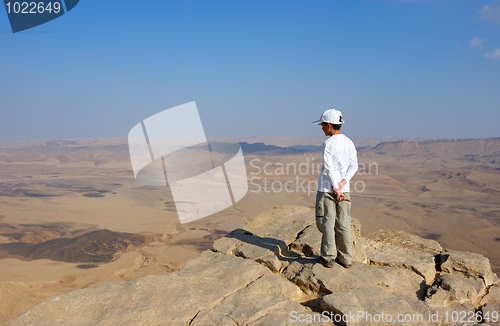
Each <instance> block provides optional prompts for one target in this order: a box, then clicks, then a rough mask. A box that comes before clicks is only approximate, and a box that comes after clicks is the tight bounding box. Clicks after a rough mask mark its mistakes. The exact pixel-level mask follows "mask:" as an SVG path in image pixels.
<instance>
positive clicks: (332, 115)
mask: <svg viewBox="0 0 500 326" xmlns="http://www.w3.org/2000/svg"><path fill="white" fill-rule="evenodd" d="M322 122H326V123H331V124H334V125H341V124H343V123H344V122H345V121H344V119H342V112H340V111H339V110H335V109H329V110H326V111H325V112H323V114H322V115H321V118H320V119H319V120H318V121H314V122H313V125H319V124H321V123H322Z"/></svg>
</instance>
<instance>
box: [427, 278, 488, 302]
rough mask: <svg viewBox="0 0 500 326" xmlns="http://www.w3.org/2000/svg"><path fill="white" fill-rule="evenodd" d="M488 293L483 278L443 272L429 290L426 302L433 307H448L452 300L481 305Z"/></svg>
mask: <svg viewBox="0 0 500 326" xmlns="http://www.w3.org/2000/svg"><path fill="white" fill-rule="evenodd" d="M485 293H486V287H485V286H484V283H483V282H482V281H481V280H474V279H469V278H466V277H464V276H461V275H457V274H442V275H441V276H440V277H439V278H438V279H437V280H436V281H435V282H434V284H433V285H432V287H430V288H429V289H428V291H427V296H426V298H425V302H426V303H427V304H428V305H429V306H431V307H448V306H450V304H451V303H452V302H458V303H469V304H472V305H474V306H475V307H479V300H481V297H482V296H483V295H484V294H485Z"/></svg>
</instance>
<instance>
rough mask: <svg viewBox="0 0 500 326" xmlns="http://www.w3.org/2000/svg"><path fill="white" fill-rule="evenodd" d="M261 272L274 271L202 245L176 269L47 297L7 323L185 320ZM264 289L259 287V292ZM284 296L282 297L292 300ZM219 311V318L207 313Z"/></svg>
mask: <svg viewBox="0 0 500 326" xmlns="http://www.w3.org/2000/svg"><path fill="white" fill-rule="evenodd" d="M265 275H273V274H272V273H271V272H270V271H269V270H268V269H267V268H265V267H263V266H262V265H259V264H257V263H255V262H252V261H249V260H244V259H242V258H238V257H234V256H229V255H223V254H218V253H214V252H211V251H206V252H204V253H203V254H202V255H200V256H199V257H198V258H195V259H192V260H189V261H188V262H186V264H184V265H183V266H182V268H181V269H180V270H179V271H178V272H175V273H170V274H166V275H160V276H148V277H143V278H140V279H137V280H133V281H129V282H121V283H107V284H103V285H100V286H97V287H94V288H89V289H82V290H77V291H73V292H70V293H67V294H64V295H60V296H57V297H53V298H50V299H48V300H46V301H44V302H43V303H42V304H40V305H38V306H36V307H33V308H31V309H29V310H28V311H26V312H25V313H23V314H21V315H19V316H18V317H17V318H16V319H14V320H13V321H12V323H11V325H32V324H36V325H116V324H129V325H141V324H143V325H165V324H167V323H168V324H169V325H175V324H178V325H186V324H187V323H188V322H189V321H191V320H192V319H193V318H194V317H195V316H196V315H197V313H198V312H200V311H203V310H207V309H208V310H210V309H213V308H214V307H216V306H217V305H219V304H221V303H222V302H223V301H224V300H226V298H228V297H230V296H231V295H233V294H235V293H237V292H238V291H240V290H242V289H245V288H246V287H247V286H248V285H249V284H251V283H252V282H254V281H257V280H259V279H263V280H265V279H266V278H264V276H265ZM273 276H274V275H273ZM283 281H284V280H283ZM284 282H286V281H284ZM283 284H284V283H283V282H281V283H279V282H276V284H275V288H273V289H272V293H282V294H283V293H286V294H287V295H290V293H294V295H295V296H296V295H297V294H298V293H299V292H297V291H295V292H293V291H292V290H290V286H293V285H291V284H288V283H287V282H286V284H287V286H286V287H285V288H281V285H283ZM268 290H269V288H266V287H264V288H262V289H261V292H262V295H263V294H264V293H266V291H268ZM280 291H282V292H280ZM283 297H284V295H282V296H281V297H280V298H282V299H281V301H282V302H285V303H286V302H288V301H290V302H293V301H291V299H286V300H285V299H283ZM248 308H249V307H248ZM304 309H305V307H304ZM263 315H265V313H263ZM202 316H203V315H202ZM206 317H207V316H206ZM218 317H220V318H222V317H221V316H220V315H218V316H214V315H212V316H211V318H218ZM207 318H209V317H207ZM224 320H225V319H224V318H222V321H224ZM225 322H229V321H228V320H225Z"/></svg>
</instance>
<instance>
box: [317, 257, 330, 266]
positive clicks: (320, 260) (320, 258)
mask: <svg viewBox="0 0 500 326" xmlns="http://www.w3.org/2000/svg"><path fill="white" fill-rule="evenodd" d="M319 262H320V263H321V265H323V266H325V267H326V268H332V267H333V262H332V261H331V260H326V259H325V258H323V256H319Z"/></svg>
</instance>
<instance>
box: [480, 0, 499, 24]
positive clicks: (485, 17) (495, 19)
mask: <svg viewBox="0 0 500 326" xmlns="http://www.w3.org/2000/svg"><path fill="white" fill-rule="evenodd" d="M476 17H477V18H479V19H480V20H482V21H486V22H490V23H493V24H500V1H494V2H492V3H491V4H489V5H485V6H484V7H483V9H481V10H479V11H478V12H477V13H476Z"/></svg>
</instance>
